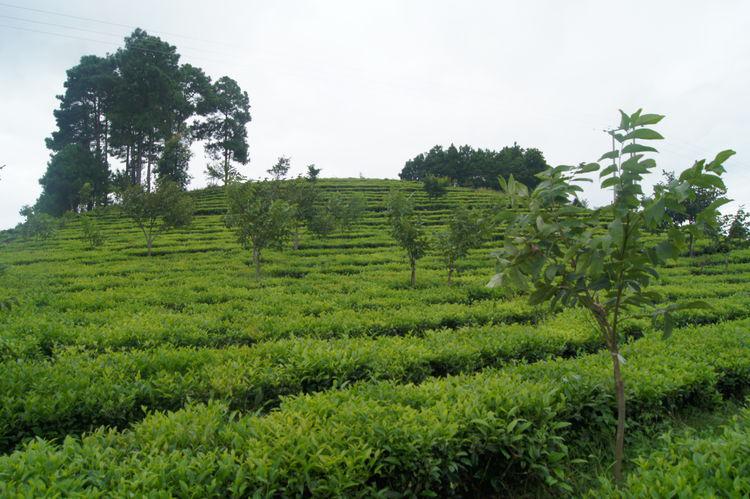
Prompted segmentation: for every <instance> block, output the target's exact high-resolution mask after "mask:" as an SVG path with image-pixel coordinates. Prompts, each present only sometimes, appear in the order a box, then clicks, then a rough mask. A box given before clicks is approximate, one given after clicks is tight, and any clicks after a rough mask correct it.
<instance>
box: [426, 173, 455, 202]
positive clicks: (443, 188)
mask: <svg viewBox="0 0 750 499" xmlns="http://www.w3.org/2000/svg"><path fill="white" fill-rule="evenodd" d="M449 185H450V179H449V178H447V177H436V176H434V175H432V174H430V175H427V176H426V177H425V178H424V180H423V181H422V186H423V187H424V191H425V192H426V193H427V195H428V196H429V197H431V198H439V197H442V196H445V194H446V192H448V186H449Z"/></svg>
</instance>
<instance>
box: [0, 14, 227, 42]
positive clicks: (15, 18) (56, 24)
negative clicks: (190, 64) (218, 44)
mask: <svg viewBox="0 0 750 499" xmlns="http://www.w3.org/2000/svg"><path fill="white" fill-rule="evenodd" d="M0 5H1V4H0ZM0 17H2V18H5V19H12V20H14V21H21V22H25V23H32V24H41V25H44V26H53V27H56V28H64V29H70V30H73V31H81V32H84V33H93V34H95V35H104V36H111V37H114V38H118V39H123V38H124V36H125V35H123V34H114V33H108V32H106V31H96V30H91V29H86V28H78V27H76V26H68V25H65V24H58V23H49V22H44V21H36V20H34V19H25V18H23V17H14V16H6V15H3V14H0ZM180 48H181V49H188V50H194V51H197V52H207V53H211V54H220V55H226V54H225V53H224V52H218V51H216V50H207V49H200V48H197V47H188V46H184V45H183V46H182V47H180Z"/></svg>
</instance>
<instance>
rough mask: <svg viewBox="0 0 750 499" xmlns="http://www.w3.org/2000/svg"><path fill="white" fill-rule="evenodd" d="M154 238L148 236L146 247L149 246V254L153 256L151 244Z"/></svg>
mask: <svg viewBox="0 0 750 499" xmlns="http://www.w3.org/2000/svg"><path fill="white" fill-rule="evenodd" d="M153 242H154V241H153V240H152V239H151V238H150V237H147V238H146V247H147V248H148V256H151V246H152V245H153Z"/></svg>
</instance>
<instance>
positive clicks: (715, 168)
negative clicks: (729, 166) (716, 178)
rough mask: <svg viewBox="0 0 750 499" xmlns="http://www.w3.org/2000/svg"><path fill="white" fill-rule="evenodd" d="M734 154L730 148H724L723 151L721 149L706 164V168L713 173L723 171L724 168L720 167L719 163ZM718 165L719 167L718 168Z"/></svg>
mask: <svg viewBox="0 0 750 499" xmlns="http://www.w3.org/2000/svg"><path fill="white" fill-rule="evenodd" d="M735 154H736V153H735V152H734V151H733V150H731V149H726V150H724V151H721V152H720V153H719V154H717V155H716V157H715V158H714V160H713V161H711V163H709V164H708V166H707V167H706V170H709V171H713V172H715V173H723V172H724V171H725V170H724V168H723V167H721V165H722V164H723V163H724V162H725V161H726V160H728V159H729V158H731V157H732V156H734V155H735ZM719 167H721V169H720V170H719V169H718V168H719Z"/></svg>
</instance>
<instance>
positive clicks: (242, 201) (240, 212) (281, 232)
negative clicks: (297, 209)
mask: <svg viewBox="0 0 750 499" xmlns="http://www.w3.org/2000/svg"><path fill="white" fill-rule="evenodd" d="M227 195H228V204H229V206H228V210H227V214H226V218H225V220H226V223H227V226H229V227H232V228H234V230H235V233H236V234H237V240H238V241H239V242H240V244H242V247H243V248H250V249H252V252H253V267H254V268H255V276H256V277H260V265H261V257H262V252H263V250H264V249H266V248H281V247H282V246H283V244H284V242H285V241H286V240H287V239H288V238H289V237H290V236H291V235H292V230H293V228H294V209H293V208H292V206H291V205H290V204H289V203H288V202H287V201H286V199H284V193H283V191H282V189H281V188H280V187H279V182H275V181H267V180H265V181H260V182H246V183H244V184H234V185H231V186H230V187H229V191H228V193H227Z"/></svg>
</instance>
